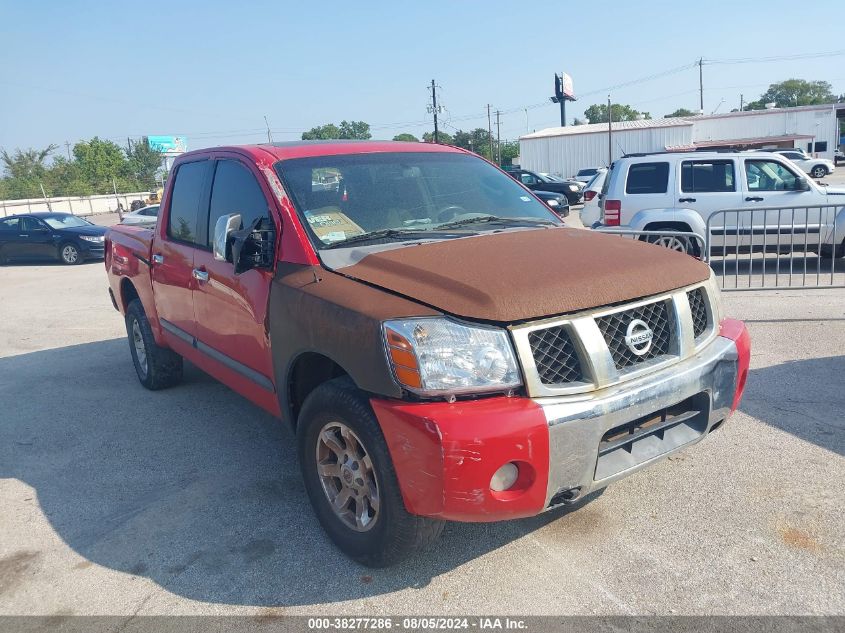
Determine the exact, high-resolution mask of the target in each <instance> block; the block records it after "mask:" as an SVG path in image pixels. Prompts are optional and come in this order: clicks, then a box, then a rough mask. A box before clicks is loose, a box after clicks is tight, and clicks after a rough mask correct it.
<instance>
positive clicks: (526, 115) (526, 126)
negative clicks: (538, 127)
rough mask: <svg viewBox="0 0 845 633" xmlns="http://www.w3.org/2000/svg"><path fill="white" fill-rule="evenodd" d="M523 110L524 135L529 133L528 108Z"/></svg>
mask: <svg viewBox="0 0 845 633" xmlns="http://www.w3.org/2000/svg"><path fill="white" fill-rule="evenodd" d="M524 110H525V133H526V134H530V133H531V127H530V126H529V125H528V108H524Z"/></svg>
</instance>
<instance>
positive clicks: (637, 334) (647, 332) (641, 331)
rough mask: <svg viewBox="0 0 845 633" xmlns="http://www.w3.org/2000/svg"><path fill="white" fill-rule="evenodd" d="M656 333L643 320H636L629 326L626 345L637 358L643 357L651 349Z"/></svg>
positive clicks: (626, 333)
mask: <svg viewBox="0 0 845 633" xmlns="http://www.w3.org/2000/svg"><path fill="white" fill-rule="evenodd" d="M653 338H654V332H652V331H651V328H650V327H648V323H646V322H645V321H643V320H642V319H634V320H633V321H631V322H630V323H629V324H628V330H627V331H626V332H625V345H627V346H628V349H629V350H631V351H632V352H633V353H634V354H636V355H637V356H642V355H643V354H645V353H646V352H648V350H650V349H651V341H652V339H653Z"/></svg>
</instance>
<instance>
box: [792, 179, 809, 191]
mask: <svg viewBox="0 0 845 633" xmlns="http://www.w3.org/2000/svg"><path fill="white" fill-rule="evenodd" d="M809 190H810V183H809V182H807V179H806V178H796V179H795V191H809Z"/></svg>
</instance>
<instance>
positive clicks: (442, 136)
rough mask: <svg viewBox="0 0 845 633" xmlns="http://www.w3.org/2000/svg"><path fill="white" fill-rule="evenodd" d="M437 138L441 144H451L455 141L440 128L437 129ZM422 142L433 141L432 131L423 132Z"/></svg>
mask: <svg viewBox="0 0 845 633" xmlns="http://www.w3.org/2000/svg"><path fill="white" fill-rule="evenodd" d="M437 140H438V142H439V143H442V144H443V145H453V144H454V142H455V141H454V139H453V138H452V137H451V136H449V135H448V134H446V132H442V131H440V130H438V131H437ZM423 142H424V143H434V132H426V133H425V134H423Z"/></svg>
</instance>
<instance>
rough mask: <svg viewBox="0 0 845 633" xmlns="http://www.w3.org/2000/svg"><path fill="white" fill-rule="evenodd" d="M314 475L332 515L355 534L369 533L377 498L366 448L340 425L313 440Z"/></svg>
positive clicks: (334, 424) (331, 425)
mask: <svg viewBox="0 0 845 633" xmlns="http://www.w3.org/2000/svg"><path fill="white" fill-rule="evenodd" d="M316 450H317V474H318V476H319V477H320V483H321V484H322V486H323V492H324V493H325V494H326V498H327V499H328V501H329V505H330V506H331V508H332V510H333V511H334V513H335V515H336V516H337V517H338V518H339V519H340V520H341V521H342V522H343V523H344V524H345V525H346V526H347V527H349V528H351V529H353V530H355V531H356V532H366V531H368V530H369V529H371V528H372V527H373V526H374V525H375V524H376V521H377V519H378V516H379V507H380V496H379V488H378V481H377V480H376V473H375V469H374V468H373V462H372V459H371V458H370V455H369V453H368V452H367V449H366V447H365V446H364V444H363V443H362V442H361V440H360V439H359V438H358V436H357V435H356V434H355V432H354V431H352V429H350V428H349V427H348V426H346V425H345V424H343V423H342V422H329V423H328V424H326V425H325V426H324V427H323V428H322V429H321V430H320V434H319V435H318V437H317V448H316Z"/></svg>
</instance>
